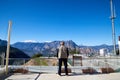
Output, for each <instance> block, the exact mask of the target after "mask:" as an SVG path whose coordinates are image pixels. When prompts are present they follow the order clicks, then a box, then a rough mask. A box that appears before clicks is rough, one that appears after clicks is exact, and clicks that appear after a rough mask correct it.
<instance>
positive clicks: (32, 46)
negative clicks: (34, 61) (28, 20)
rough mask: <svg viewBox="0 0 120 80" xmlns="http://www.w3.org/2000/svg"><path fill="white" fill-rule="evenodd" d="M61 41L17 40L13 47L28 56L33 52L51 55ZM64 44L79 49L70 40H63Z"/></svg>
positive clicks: (54, 52) (71, 48)
mask: <svg viewBox="0 0 120 80" xmlns="http://www.w3.org/2000/svg"><path fill="white" fill-rule="evenodd" d="M60 42H61V41H53V42H43V43H32V42H17V43H15V44H13V45H12V46H13V47H16V48H18V49H20V50H22V51H24V52H25V53H27V54H28V55H29V56H32V55H33V54H35V53H38V52H40V53H42V54H43V55H44V56H52V55H55V54H56V50H57V48H58V47H59V46H60ZM65 45H66V46H67V47H68V48H69V49H70V50H73V49H76V48H77V49H79V46H78V45H77V44H76V43H75V42H73V41H72V40H68V41H65Z"/></svg>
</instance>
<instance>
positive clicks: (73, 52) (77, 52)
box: [69, 49, 80, 54]
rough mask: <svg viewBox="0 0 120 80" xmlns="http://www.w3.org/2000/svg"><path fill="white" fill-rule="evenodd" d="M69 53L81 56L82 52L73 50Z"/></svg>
mask: <svg viewBox="0 0 120 80" xmlns="http://www.w3.org/2000/svg"><path fill="white" fill-rule="evenodd" d="M69 53H70V54H79V53H80V52H79V51H77V50H76V49H73V50H71V51H70V52H69Z"/></svg>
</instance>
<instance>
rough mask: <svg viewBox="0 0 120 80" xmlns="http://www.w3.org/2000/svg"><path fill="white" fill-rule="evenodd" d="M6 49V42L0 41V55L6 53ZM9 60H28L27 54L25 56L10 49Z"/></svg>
mask: <svg viewBox="0 0 120 80" xmlns="http://www.w3.org/2000/svg"><path fill="white" fill-rule="evenodd" d="M6 48H7V41H5V40H1V39H0V55H1V54H2V53H6ZM9 57H10V58H30V57H29V56H28V55H27V54H25V53H24V52H23V51H21V50H19V49H17V48H14V47H10V55H9Z"/></svg>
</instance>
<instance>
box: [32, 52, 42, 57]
mask: <svg viewBox="0 0 120 80" xmlns="http://www.w3.org/2000/svg"><path fill="white" fill-rule="evenodd" d="M41 56H43V55H42V54H41V53H37V54H34V55H33V56H32V58H38V57H41Z"/></svg>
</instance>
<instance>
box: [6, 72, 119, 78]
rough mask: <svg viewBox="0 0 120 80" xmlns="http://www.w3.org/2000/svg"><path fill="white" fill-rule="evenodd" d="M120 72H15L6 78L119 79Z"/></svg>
mask: <svg viewBox="0 0 120 80" xmlns="http://www.w3.org/2000/svg"><path fill="white" fill-rule="evenodd" d="M119 79H120V73H110V74H94V75H89V74H88V75H87V74H85V75H75V74H70V75H69V76H65V75H62V76H59V75H58V74H46V73H45V74H38V73H32V74H14V75H12V76H10V77H8V78H7V79H5V80H119Z"/></svg>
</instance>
